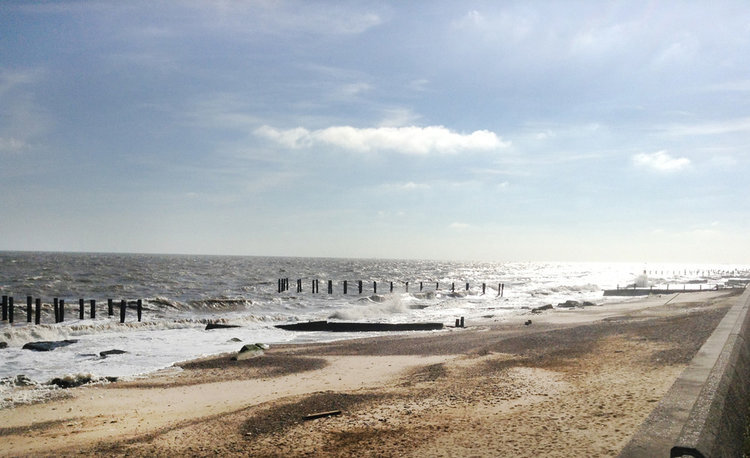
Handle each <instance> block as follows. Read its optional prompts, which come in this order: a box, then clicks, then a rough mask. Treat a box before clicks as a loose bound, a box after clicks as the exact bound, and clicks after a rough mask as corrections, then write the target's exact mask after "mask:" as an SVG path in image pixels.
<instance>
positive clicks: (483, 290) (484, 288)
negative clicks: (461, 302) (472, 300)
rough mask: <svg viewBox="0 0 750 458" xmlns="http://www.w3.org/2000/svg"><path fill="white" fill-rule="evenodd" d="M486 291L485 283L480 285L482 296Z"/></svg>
mask: <svg viewBox="0 0 750 458" xmlns="http://www.w3.org/2000/svg"><path fill="white" fill-rule="evenodd" d="M486 289H487V283H482V295H484V292H485V290H486Z"/></svg>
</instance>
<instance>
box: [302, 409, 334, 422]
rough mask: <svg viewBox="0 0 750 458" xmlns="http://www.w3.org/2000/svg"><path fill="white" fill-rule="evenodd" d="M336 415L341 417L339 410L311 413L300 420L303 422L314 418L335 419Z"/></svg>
mask: <svg viewBox="0 0 750 458" xmlns="http://www.w3.org/2000/svg"><path fill="white" fill-rule="evenodd" d="M337 415H341V411H340V410H330V411H328V412H317V413H311V414H310V415H305V416H304V417H303V418H302V419H303V420H315V419H316V418H324V417H335V416H337Z"/></svg>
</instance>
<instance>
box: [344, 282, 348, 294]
mask: <svg viewBox="0 0 750 458" xmlns="http://www.w3.org/2000/svg"><path fill="white" fill-rule="evenodd" d="M347 289H348V286H347V283H346V280H344V294H346V291H347Z"/></svg>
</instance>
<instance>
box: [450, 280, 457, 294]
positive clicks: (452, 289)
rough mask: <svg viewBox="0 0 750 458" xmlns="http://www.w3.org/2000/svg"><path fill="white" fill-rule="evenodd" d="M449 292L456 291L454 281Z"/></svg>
mask: <svg viewBox="0 0 750 458" xmlns="http://www.w3.org/2000/svg"><path fill="white" fill-rule="evenodd" d="M451 292H452V293H454V292H456V282H453V283H451Z"/></svg>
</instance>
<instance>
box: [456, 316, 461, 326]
mask: <svg viewBox="0 0 750 458" xmlns="http://www.w3.org/2000/svg"><path fill="white" fill-rule="evenodd" d="M456 327H457V328H460V327H461V320H459V319H458V318H456Z"/></svg>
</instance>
